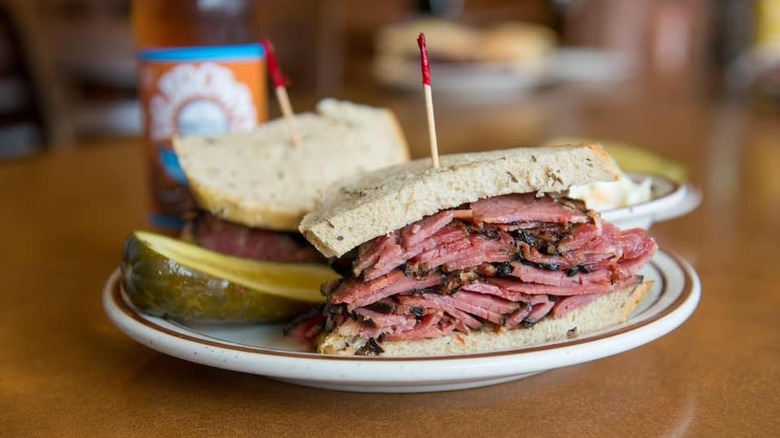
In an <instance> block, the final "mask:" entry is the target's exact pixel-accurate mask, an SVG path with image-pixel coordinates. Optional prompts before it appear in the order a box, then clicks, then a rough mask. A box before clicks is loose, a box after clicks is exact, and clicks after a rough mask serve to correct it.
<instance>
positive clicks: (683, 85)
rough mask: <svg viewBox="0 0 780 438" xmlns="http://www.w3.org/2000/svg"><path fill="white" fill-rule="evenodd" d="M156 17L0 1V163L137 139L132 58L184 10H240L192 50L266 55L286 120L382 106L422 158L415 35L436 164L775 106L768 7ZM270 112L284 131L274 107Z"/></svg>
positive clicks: (357, 2) (195, 0)
mask: <svg viewBox="0 0 780 438" xmlns="http://www.w3.org/2000/svg"><path fill="white" fill-rule="evenodd" d="M146 1H147V2H150V1H151V2H152V3H154V1H153V0H146ZM138 2H140V3H143V2H144V0H138ZM158 3H176V4H178V6H177V7H178V8H180V11H181V14H178V15H176V16H171V15H170V14H169V15H167V16H165V17H162V18H161V20H162V21H158V22H156V24H154V22H153V20H152V21H148V20H149V19H148V17H147V18H146V19H144V18H139V16H138V12H137V10H136V9H134V8H133V5H132V1H131V0H0V158H9V157H10V158H13V157H23V156H28V155H30V154H35V153H40V152H45V151H47V150H52V149H60V148H69V147H83V146H89V145H90V144H93V143H95V144H97V143H100V144H104V143H105V141H106V139H107V138H108V139H118V140H121V139H122V138H131V139H137V138H139V137H140V136H141V134H142V129H143V127H142V124H141V120H142V118H141V113H140V106H139V102H138V90H137V60H136V50H137V47H138V46H139V45H148V44H150V43H149V41H152V40H154V38H159V37H160V35H158V34H156V33H155V32H156V30H155V29H157V30H160V29H162V28H163V27H164V28H166V29H167V28H175V27H176V26H177V25H178V23H180V21H181V20H185V19H186V17H187V12H186V11H187V8H188V7H189V6H188V5H192V4H200V6H209V5H211V6H214V5H217V6H219V5H220V4H221V5H223V6H224V5H225V4H228V5H232V6H231V7H232V8H233V15H231V16H230V17H228V18H227V19H225V18H224V17H222V18H219V19H218V20H217V21H218V22H219V23H221V24H212V25H210V26H209V27H208V29H209V30H208V32H210V35H206V36H204V35H200V36H199V37H200V38H202V39H204V38H205V39H209V38H211V39H212V40H213V41H217V42H219V41H220V39H225V38H227V37H228V36H231V37H235V38H238V39H245V40H247V41H257V39H259V38H262V37H269V38H271V39H272V40H273V41H274V43H275V45H276V48H277V54H278V56H279V58H280V63H281V65H282V68H283V69H284V71H285V74H286V76H288V77H289V79H290V80H291V84H290V88H289V92H290V96H291V99H292V101H293V107H294V108H295V109H296V110H297V111H304V110H309V109H311V108H312V106H313V104H314V102H316V101H317V100H318V99H319V98H322V97H327V96H333V97H340V98H346V99H351V100H355V101H359V102H364V103H368V104H378V105H384V106H389V107H391V108H393V109H394V110H396V112H397V114H398V116H399V118H400V120H401V124H402V126H403V127H404V128H405V130H406V131H407V135H408V136H409V138H410V143H411V145H412V147H413V152H414V153H415V154H416V155H420V154H422V153H424V148H425V147H426V143H425V124H424V107H423V105H422V100H421V93H420V86H419V64H418V61H417V58H416V56H418V55H417V52H416V50H417V48H416V45H415V41H414V36H416V33H417V32H418V31H420V30H422V31H425V32H426V33H427V35H428V44H429V50H430V51H431V57H432V62H433V67H432V69H433V71H432V75H433V87H434V99H435V104H436V111H437V115H441V117H443V118H444V119H446V120H448V124H447V125H444V126H439V131H440V148H441V149H442V150H443V152H456V151H461V150H468V149H470V148H472V146H473V145H469V144H461V143H460V141H459V139H460V137H461V136H460V135H459V133H460V132H463V131H464V130H470V131H474V130H478V131H484V139H485V140H484V141H485V142H486V143H488V144H493V145H495V148H502V147H510V146H520V145H534V144H539V143H542V142H544V141H546V140H548V139H550V138H554V137H561V136H563V137H566V136H598V137H607V138H613V139H616V140H621V141H639V142H643V143H645V144H658V143H659V142H661V143H662V142H663V141H664V137H663V132H658V130H657V129H648V130H647V131H646V132H645V131H641V130H640V131H639V132H637V131H636V130H635V129H634V130H632V131H631V132H628V131H626V132H622V131H621V126H622V124H621V123H620V117H624V118H630V117H631V116H632V114H633V113H632V111H631V108H637V107H639V106H641V107H643V108H644V110H645V112H646V110H647V107H648V106H651V107H657V109H658V111H659V112H660V113H665V114H666V116H667V118H666V119H663V118H662V121H666V122H670V123H671V124H672V126H676V127H680V125H679V123H682V122H683V121H680V120H675V119H674V108H675V105H676V104H677V103H678V102H682V101H685V102H688V103H689V104H690V103H693V104H694V105H704V106H706V105H712V104H713V103H714V102H723V101H729V102H740V103H741V104H743V105H748V106H750V107H755V108H757V109H758V110H759V111H766V112H767V113H769V114H776V111H777V109H778V107H780V1H779V0H524V1H512V0H480V1H469V0H460V1H456V0H440V1H436V0H432V1H411V0H395V1H385V2H367V1H361V0H322V1H316V2H315V1H299V2H289V1H283V0H263V1H236V0H191V1H182V0H175V1H173V0H170V1H166V2H158ZM136 8H137V5H136ZM134 10H135V11H136V12H135V13H134ZM134 16H135V20H134ZM158 18H159V17H158ZM143 20H147V21H146V22H141V21H143ZM219 20H222V21H219ZM225 20H232V21H225ZM217 21H215V22H214V23H217ZM150 23H152V24H150ZM160 23H164V25H162V24H160ZM226 23H227V24H226ZM145 39H147V40H146V41H145ZM170 43H171V44H174V45H175V44H176V41H171V42H170ZM615 108H620V111H613V110H614V109H615ZM269 114H270V116H271V117H276V116H278V115H279V111H278V107H277V106H276V103H275V102H274V101H273V100H272V99H271V100H269ZM607 114H609V117H607ZM584 119H587V120H588V123H587V124H585V123H583V122H582V120H584ZM601 119H603V120H601ZM659 123H660V122H659ZM581 126H588V128H587V129H588V132H583V131H582V130H581ZM499 128H500V129H499ZM640 136H641V138H638V137H640ZM472 138H473V137H472ZM682 138H684V136H683V137H682ZM691 140H694V139H691ZM483 148H484V146H483Z"/></svg>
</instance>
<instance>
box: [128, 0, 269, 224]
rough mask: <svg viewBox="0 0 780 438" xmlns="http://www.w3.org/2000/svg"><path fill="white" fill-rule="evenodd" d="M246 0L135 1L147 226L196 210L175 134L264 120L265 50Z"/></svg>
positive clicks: (244, 125)
mask: <svg viewBox="0 0 780 438" xmlns="http://www.w3.org/2000/svg"><path fill="white" fill-rule="evenodd" d="M253 3H254V2H252V1H251V0H165V1H160V0H134V1H133V5H132V6H133V24H134V28H135V34H136V43H137V45H138V59H139V91H140V99H141V107H142V111H143V120H144V136H145V140H146V151H147V154H148V160H149V163H150V177H151V189H152V200H153V206H152V209H153V211H152V216H151V221H152V225H154V226H155V227H158V228H167V229H178V228H180V227H181V225H183V218H184V217H185V216H186V214H187V213H188V212H191V211H192V210H194V209H195V207H196V206H195V203H194V201H193V198H192V196H191V194H190V193H189V191H188V190H187V185H186V179H185V177H184V175H183V174H182V172H181V169H180V168H179V166H178V161H177V159H176V154H175V153H174V152H173V150H172V147H171V144H172V142H171V139H172V138H173V137H175V136H188V135H214V136H216V135H220V134H223V133H225V132H229V131H239V130H251V129H253V128H254V127H256V126H257V125H258V124H259V123H261V122H263V121H265V120H266V118H267V99H268V97H267V89H266V80H265V53H264V51H263V47H262V45H261V44H260V43H259V41H260V37H259V35H257V33H256V31H255V29H256V27H255V26H254V25H253V17H254V11H253Z"/></svg>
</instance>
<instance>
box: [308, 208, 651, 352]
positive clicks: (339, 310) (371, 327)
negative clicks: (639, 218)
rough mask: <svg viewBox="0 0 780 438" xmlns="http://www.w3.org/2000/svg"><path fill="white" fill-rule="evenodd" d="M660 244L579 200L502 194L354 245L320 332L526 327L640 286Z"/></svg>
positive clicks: (438, 332)
mask: <svg viewBox="0 0 780 438" xmlns="http://www.w3.org/2000/svg"><path fill="white" fill-rule="evenodd" d="M655 250H656V244H655V242H654V241H653V239H652V238H650V237H646V236H645V232H644V230H642V229H633V230H627V231H622V230H620V229H618V228H617V227H615V226H613V225H610V224H608V223H605V222H602V221H601V219H600V217H599V216H598V214H596V213H594V212H592V211H589V210H587V209H585V207H584V205H583V204H582V203H580V202H579V201H573V200H571V199H568V198H554V197H550V196H540V197H537V196H535V195H533V194H524V195H505V196H499V197H494V198H489V199H484V200H479V201H476V202H473V203H471V204H470V205H465V206H462V207H460V208H458V209H453V210H445V211H441V212H439V213H437V214H434V215H432V216H428V217H426V218H423V219H422V220H420V221H418V222H416V223H413V224H411V225H408V226H406V227H404V228H403V229H401V230H399V231H397V232H394V233H392V234H390V235H387V236H381V237H378V238H375V239H373V240H371V241H369V242H366V243H364V244H363V245H361V246H360V247H359V248H358V251H357V255H356V257H355V258H354V260H353V262H352V265H351V266H352V272H351V276H349V277H348V278H345V279H342V280H338V281H336V282H333V283H329V284H326V285H324V286H323V293H324V294H325V295H326V296H327V304H326V306H325V310H324V313H323V318H322V319H321V322H320V324H319V325H314V324H308V327H307V331H306V333H299V336H302V337H304V338H305V337H312V336H316V334H318V332H319V330H320V329H323V328H324V329H325V330H326V331H333V330H336V331H338V332H339V333H340V334H342V335H345V336H353V335H358V336H361V337H365V338H369V339H372V341H371V342H370V344H369V345H372V346H374V347H372V348H376V345H377V342H381V341H383V340H387V341H393V340H412V339H422V338H435V337H439V336H443V335H447V334H450V333H452V332H453V331H459V332H464V333H468V332H469V331H472V330H480V329H483V328H493V329H495V328H496V327H505V328H508V329H512V328H517V327H521V326H528V325H532V324H534V323H536V322H537V321H539V320H540V319H542V318H544V317H545V316H548V315H552V316H554V317H562V316H565V315H566V314H567V313H569V312H571V311H572V310H574V309H576V308H577V307H580V306H582V305H584V304H587V303H588V302H590V301H592V300H593V299H595V298H597V297H599V296H600V295H602V294H607V293H610V292H612V291H617V290H622V289H625V288H628V287H631V286H633V285H636V284H638V283H640V282H641V278H640V277H639V276H637V275H636V273H637V271H639V269H640V268H641V267H642V266H643V265H644V264H645V263H646V262H647V261H648V260H650V258H651V257H652V256H653V254H654V252H655Z"/></svg>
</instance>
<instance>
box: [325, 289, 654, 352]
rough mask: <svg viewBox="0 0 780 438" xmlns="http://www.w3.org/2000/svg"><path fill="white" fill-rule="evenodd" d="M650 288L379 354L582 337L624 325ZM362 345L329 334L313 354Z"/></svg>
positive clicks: (389, 346) (388, 347)
mask: <svg viewBox="0 0 780 438" xmlns="http://www.w3.org/2000/svg"><path fill="white" fill-rule="evenodd" d="M652 286H653V282H652V281H646V282H644V283H641V284H639V285H637V286H634V287H632V288H628V289H624V290H621V291H616V292H612V293H609V294H607V295H604V296H602V297H599V298H597V299H595V300H593V301H592V302H590V303H588V304H586V305H584V306H582V307H580V308H577V309H575V310H573V311H571V312H569V313H568V314H567V315H566V316H564V317H562V318H555V317H552V316H548V317H545V318H543V319H542V320H541V321H539V322H537V323H536V324H534V325H533V326H531V327H521V328H518V329H513V330H481V331H474V332H471V333H460V332H458V333H453V334H450V335H447V336H443V337H439V338H434V339H421V340H413V341H394V342H383V343H382V344H381V345H382V348H383V349H384V352H383V353H381V355H382V356H387V357H391V356H392V357H396V356H440V355H451V354H472V353H485V352H489V351H499V350H508V349H514V348H522V347H529V346H533V345H540V344H546V343H550V342H559V341H564V340H567V339H571V338H573V337H579V336H585V335H588V334H591V333H594V332H597V331H599V330H602V329H604V328H607V327H610V326H613V325H615V324H619V323H621V322H625V321H626V320H627V319H628V318H629V317H630V316H631V314H632V313H633V312H634V311H635V310H636V308H637V307H638V306H639V304H640V303H641V302H642V299H643V298H644V297H645V296H646V295H647V294H648V292H649V291H650V290H651V288H652ZM366 342H367V339H365V338H359V337H348V336H342V335H340V334H339V333H336V332H333V333H328V334H325V335H323V336H322V337H321V338H320V340H319V343H318V348H317V351H318V352H319V353H321V354H331V355H354V354H355V353H356V352H357V351H359V350H360V349H361V348H362V347H363V345H364V344H365V343H366Z"/></svg>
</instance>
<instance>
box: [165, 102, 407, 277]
mask: <svg viewBox="0 0 780 438" xmlns="http://www.w3.org/2000/svg"><path fill="white" fill-rule="evenodd" d="M295 125H296V128H297V131H298V134H299V136H300V138H301V142H300V144H299V145H296V144H295V143H294V142H293V141H292V138H291V137H290V133H289V131H288V125H287V122H286V121H285V120H284V119H276V120H272V121H269V122H267V123H264V124H263V125H261V126H260V127H259V128H257V129H256V130H254V131H250V132H236V133H230V134H227V135H224V136H220V137H202V136H201V137H186V138H178V139H175V140H174V148H175V150H176V153H177V155H178V158H179V162H180V164H181V167H182V170H183V171H184V173H185V175H186V176H187V180H188V182H189V185H190V189H191V191H192V192H193V194H194V195H195V198H196V200H197V203H198V205H199V206H200V208H201V209H202V210H201V211H200V212H199V214H198V215H197V216H196V217H195V218H194V220H193V221H192V223H191V226H190V234H191V235H192V237H193V238H194V240H195V241H196V242H197V243H198V244H200V245H201V246H204V247H206V248H209V249H212V250H215V251H219V252H222V253H225V254H230V255H234V256H239V257H246V258H252V259H259V260H269V261H275V262H317V261H321V262H325V259H324V258H323V257H322V255H320V254H319V253H318V252H317V251H316V250H315V249H314V248H313V247H312V246H311V245H309V243H308V242H306V240H305V239H303V237H301V235H300V234H299V233H298V224H299V223H300V221H301V219H302V218H303V215H304V214H306V213H307V212H308V211H309V210H311V209H312V208H313V207H314V205H315V202H316V201H317V199H318V197H319V196H320V195H321V192H322V188H323V187H325V186H327V185H328V184H331V183H333V182H334V181H336V180H338V179H340V178H345V177H349V176H351V175H354V174H357V173H361V172H365V171H369V170H375V169H378V168H381V167H385V166H390V165H393V164H397V163H401V162H405V161H407V160H408V159H409V152H408V146H407V144H406V140H405V138H404V135H403V133H402V131H401V129H400V128H399V125H398V122H397V120H396V118H395V116H394V115H393V113H392V112H391V111H389V110H387V109H384V108H376V107H370V106H366V105H358V104H354V103H351V102H346V101H337V100H334V99H325V100H322V101H321V102H320V103H319V104H318V105H317V111H316V112H312V113H308V112H307V113H301V114H297V115H296V116H295Z"/></svg>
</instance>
